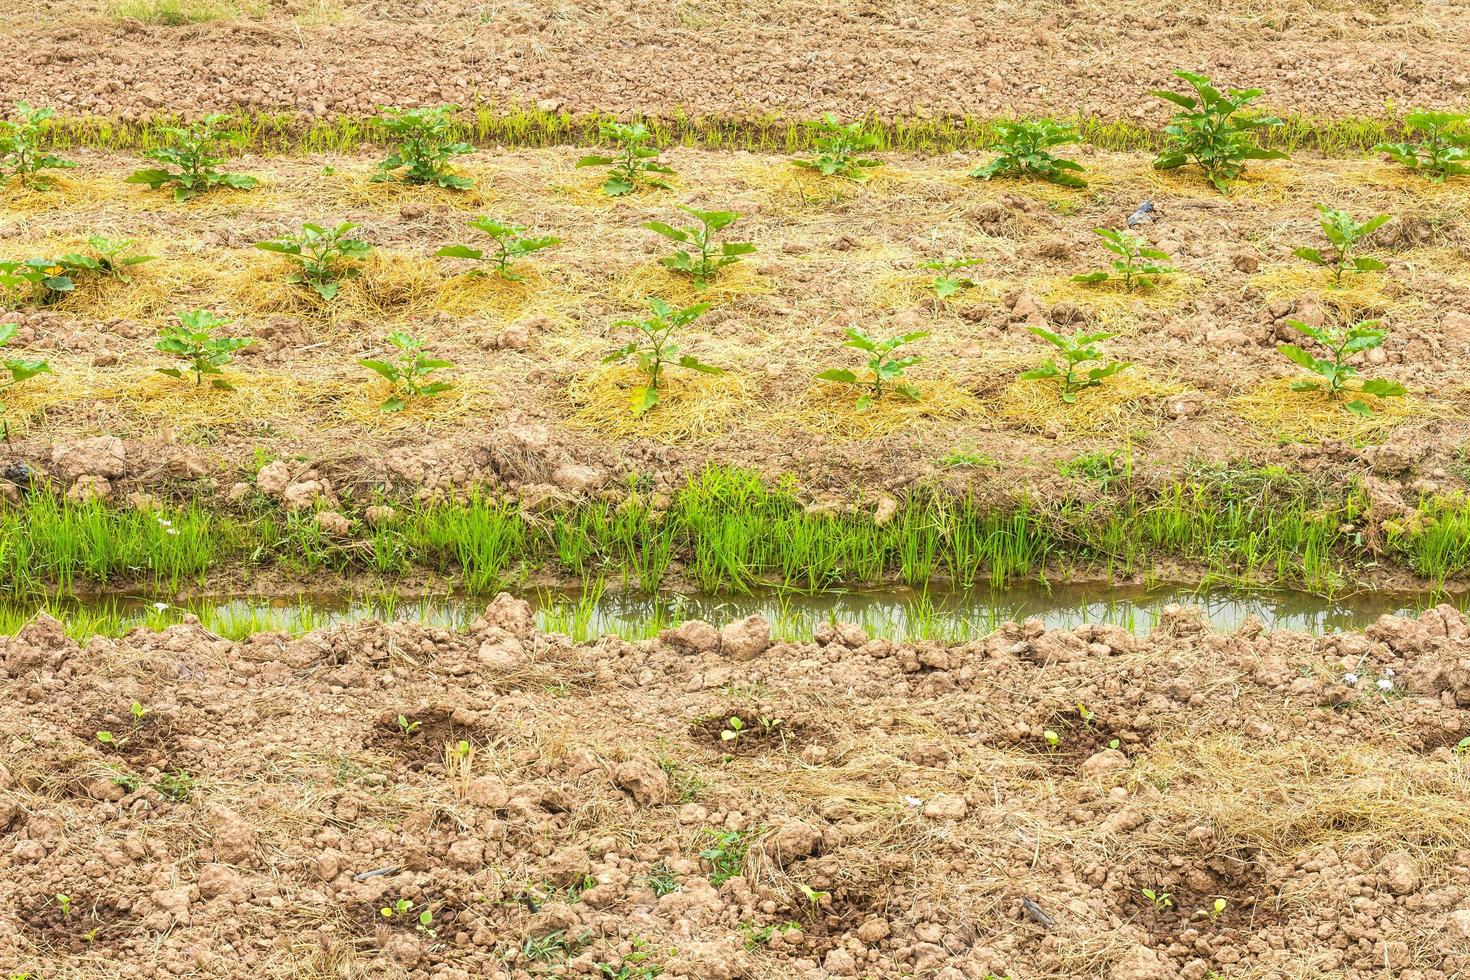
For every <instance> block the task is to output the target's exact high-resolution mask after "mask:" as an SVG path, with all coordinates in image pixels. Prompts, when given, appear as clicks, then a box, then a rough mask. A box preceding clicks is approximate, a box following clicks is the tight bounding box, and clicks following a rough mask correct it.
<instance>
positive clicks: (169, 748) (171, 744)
mask: <svg viewBox="0 0 1470 980" xmlns="http://www.w3.org/2000/svg"><path fill="white" fill-rule="evenodd" d="M101 732H106V733H108V734H110V735H111V736H112V738H111V741H106V742H105V741H103V740H102V739H100V738H98V734H99V733H101ZM74 734H75V735H76V736H77V737H78V738H80V739H82V740H84V741H86V742H90V743H91V744H92V745H94V746H96V747H97V748H99V749H101V750H102V751H103V752H105V753H107V754H108V755H114V756H119V757H121V758H123V759H126V760H127V761H128V763H129V764H130V765H132V766H133V767H135V768H146V767H149V766H152V767H153V768H156V769H170V768H173V767H175V766H177V765H178V764H179V762H180V758H179V757H180V755H181V754H182V747H181V746H180V745H179V740H180V733H179V732H178V730H177V729H176V728H175V725H174V719H172V718H168V717H166V716H164V715H160V714H155V713H153V712H148V713H146V714H144V715H143V716H142V717H141V718H134V717H133V716H132V714H131V713H130V712H127V711H122V712H106V713H103V714H98V715H93V716H92V717H91V718H89V719H88V720H87V721H86V722H85V723H84V724H83V725H81V726H80V727H78V728H77V729H75V730H74Z"/></svg>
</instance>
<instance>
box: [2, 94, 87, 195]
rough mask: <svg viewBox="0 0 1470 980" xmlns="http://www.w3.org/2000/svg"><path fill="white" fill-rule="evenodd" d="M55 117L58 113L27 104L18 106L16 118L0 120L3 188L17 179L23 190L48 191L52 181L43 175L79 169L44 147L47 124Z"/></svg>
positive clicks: (20, 103)
mask: <svg viewBox="0 0 1470 980" xmlns="http://www.w3.org/2000/svg"><path fill="white" fill-rule="evenodd" d="M55 116H56V110H55V109H49V108H35V107H33V106H31V105H30V103H28V102H17V103H16V104H15V118H14V119H0V184H4V183H5V182H6V181H8V180H10V178H12V177H18V178H19V179H20V185H21V186H22V187H29V188H32V189H40V188H45V187H48V186H50V185H51V183H52V182H53V178H52V177H51V176H50V175H48V174H43V173H41V171H43V170H65V169H69V168H71V167H75V166H76V164H75V163H72V162H71V161H70V160H63V159H62V158H61V157H59V156H57V155H56V154H54V153H51V152H49V151H47V150H46V149H44V147H43V145H42V144H43V142H44V139H45V132H46V124H47V123H48V122H50V121H51V120H52V119H53V118H55Z"/></svg>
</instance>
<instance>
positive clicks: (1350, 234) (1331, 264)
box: [1291, 204, 1393, 287]
mask: <svg viewBox="0 0 1470 980" xmlns="http://www.w3.org/2000/svg"><path fill="white" fill-rule="evenodd" d="M1317 210H1318V211H1320V212H1322V234H1324V235H1326V236H1327V241H1328V243H1329V244H1331V246H1332V248H1331V250H1330V251H1329V252H1328V253H1327V254H1326V255H1323V254H1322V251H1321V250H1320V249H1315V248H1296V249H1292V253H1291V254H1293V255H1295V256H1296V257H1297V258H1299V259H1306V260H1307V261H1308V262H1311V263H1313V264H1314V265H1320V266H1322V267H1323V268H1324V269H1331V270H1332V285H1334V286H1337V287H1341V286H1342V277H1343V273H1345V272H1356V273H1363V272H1381V271H1383V270H1384V269H1387V268H1388V266H1386V265H1384V264H1383V263H1382V262H1380V261H1378V260H1377V259H1370V258H1366V257H1362V256H1355V255H1353V254H1352V252H1353V249H1354V248H1356V247H1357V246H1358V243H1359V242H1361V241H1362V240H1363V239H1364V238H1367V237H1368V236H1369V235H1371V234H1373V232H1375V231H1377V230H1378V229H1379V228H1381V227H1383V225H1384V224H1385V223H1386V222H1388V221H1389V220H1391V219H1392V217H1393V216H1392V215H1387V214H1380V215H1376V216H1374V217H1372V218H1369V219H1368V220H1367V221H1358V220H1356V219H1355V218H1354V217H1353V216H1352V215H1350V214H1348V213H1347V212H1346V211H1338V210H1337V209H1336V208H1329V207H1328V206H1327V205H1325V204H1319V205H1317Z"/></svg>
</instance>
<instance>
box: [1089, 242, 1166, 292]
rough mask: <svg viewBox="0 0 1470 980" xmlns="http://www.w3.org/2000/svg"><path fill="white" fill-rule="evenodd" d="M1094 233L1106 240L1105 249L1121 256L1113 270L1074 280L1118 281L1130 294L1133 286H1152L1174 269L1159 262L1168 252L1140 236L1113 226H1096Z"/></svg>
mask: <svg viewBox="0 0 1470 980" xmlns="http://www.w3.org/2000/svg"><path fill="white" fill-rule="evenodd" d="M1092 232H1093V234H1095V235H1097V236H1098V237H1100V238H1101V239H1102V240H1103V248H1105V249H1107V250H1108V251H1109V252H1112V253H1113V254H1115V255H1118V256H1120V258H1117V259H1114V260H1113V268H1112V271H1110V272H1108V271H1103V270H1098V271H1097V272H1086V273H1083V274H1082V275H1080V276H1073V277H1072V281H1073V282H1080V283H1084V284H1087V285H1092V284H1096V283H1100V282H1109V281H1112V282H1118V283H1121V284H1122V286H1123V291H1124V292H1130V293H1131V292H1132V291H1133V287H1134V286H1139V287H1142V288H1144V289H1152V288H1153V287H1154V286H1157V285H1158V280H1159V278H1160V277H1161V276H1168V275H1173V273H1174V270H1173V269H1172V268H1170V267H1169V266H1167V265H1160V264H1159V263H1160V262H1162V261H1164V260H1165V259H1167V258H1168V257H1169V256H1168V254H1167V253H1165V252H1161V251H1159V250H1158V249H1156V248H1152V247H1150V245H1149V244H1148V241H1147V240H1145V239H1144V238H1143V237H1142V236H1141V235H1135V234H1133V233H1132V232H1131V231H1117V230H1114V229H1112V228H1094V229H1092Z"/></svg>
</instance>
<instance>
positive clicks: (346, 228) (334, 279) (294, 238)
mask: <svg viewBox="0 0 1470 980" xmlns="http://www.w3.org/2000/svg"><path fill="white" fill-rule="evenodd" d="M356 228H357V225H356V224H354V223H352V222H350V221H344V222H342V223H341V224H339V225H337V226H336V227H335V228H330V229H329V228H323V227H322V226H321V225H316V224H311V223H309V222H308V223H307V224H305V225H302V226H301V231H300V232H299V233H297V234H294V235H283V236H282V237H280V238H277V239H273V240H271V241H268V242H256V243H255V247H256V248H258V249H260V250H262V251H265V252H272V253H274V254H276V255H284V256H285V257H286V258H288V259H290V260H291V261H292V262H295V263H296V265H297V271H296V272H293V273H291V274H290V275H288V276H287V277H286V281H287V282H288V283H290V284H291V285H293V286H296V285H305V286H307V287H309V288H310V289H311V290H312V291H313V292H315V293H316V294H317V295H318V296H320V297H321V298H322V299H324V300H326V301H328V302H330V301H331V300H333V299H336V297H337V293H338V292H339V291H340V290H341V288H342V287H341V283H342V282H343V281H344V280H347V279H351V278H353V277H354V276H356V275H357V274H358V273H359V272H361V271H362V270H361V269H360V268H359V267H358V265H357V263H358V262H359V261H360V260H362V259H365V258H367V257H368V255H369V254H370V253H371V252H372V250H373V247H372V246H371V245H369V244H368V243H367V242H365V241H363V240H362V239H360V238H352V237H349V235H350V233H351V232H352V231H353V230H355V229H356Z"/></svg>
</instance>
